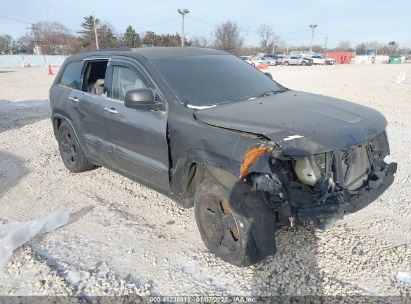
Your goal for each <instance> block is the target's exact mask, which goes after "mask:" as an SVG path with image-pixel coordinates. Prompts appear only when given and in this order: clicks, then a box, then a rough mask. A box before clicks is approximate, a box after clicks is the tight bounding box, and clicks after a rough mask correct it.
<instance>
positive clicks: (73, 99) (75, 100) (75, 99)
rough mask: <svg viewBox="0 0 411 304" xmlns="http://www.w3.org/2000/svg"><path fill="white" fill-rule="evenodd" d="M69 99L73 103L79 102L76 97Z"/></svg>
mask: <svg viewBox="0 0 411 304" xmlns="http://www.w3.org/2000/svg"><path fill="white" fill-rule="evenodd" d="M69 99H70V100H71V101H74V102H79V101H80V100H79V99H78V98H77V97H70V98H69Z"/></svg>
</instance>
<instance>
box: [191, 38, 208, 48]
mask: <svg viewBox="0 0 411 304" xmlns="http://www.w3.org/2000/svg"><path fill="white" fill-rule="evenodd" d="M190 43H191V44H190V45H191V46H193V47H200V48H207V47H209V46H210V43H209V41H208V39H207V38H205V37H193V38H191V42H190Z"/></svg>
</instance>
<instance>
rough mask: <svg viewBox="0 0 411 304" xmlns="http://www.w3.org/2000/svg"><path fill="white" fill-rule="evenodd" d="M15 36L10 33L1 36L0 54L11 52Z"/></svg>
mask: <svg viewBox="0 0 411 304" xmlns="http://www.w3.org/2000/svg"><path fill="white" fill-rule="evenodd" d="M12 42H13V38H12V37H11V36H10V35H1V36H0V54H10V52H11V48H12Z"/></svg>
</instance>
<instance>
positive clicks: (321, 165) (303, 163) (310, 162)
mask: <svg viewBox="0 0 411 304" xmlns="http://www.w3.org/2000/svg"><path fill="white" fill-rule="evenodd" d="M294 171H295V174H296V175H297V177H298V179H299V180H300V181H301V182H302V183H303V184H306V185H308V186H314V185H315V184H316V183H317V182H318V181H319V180H320V179H321V178H322V176H323V175H324V172H325V154H316V155H310V156H305V157H303V158H299V159H297V160H296V162H295V166H294Z"/></svg>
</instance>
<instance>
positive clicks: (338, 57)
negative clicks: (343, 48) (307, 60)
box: [325, 51, 355, 64]
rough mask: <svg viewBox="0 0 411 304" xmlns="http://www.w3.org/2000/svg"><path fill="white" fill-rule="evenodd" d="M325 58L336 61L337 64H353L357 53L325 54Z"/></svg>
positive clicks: (337, 52)
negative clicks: (352, 60) (352, 61)
mask: <svg viewBox="0 0 411 304" xmlns="http://www.w3.org/2000/svg"><path fill="white" fill-rule="evenodd" d="M325 56H326V57H327V58H333V59H335V61H336V63H339V64H344V63H351V59H352V58H354V57H355V52H339V51H336V52H325Z"/></svg>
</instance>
